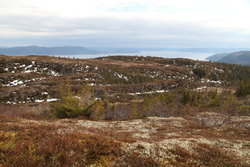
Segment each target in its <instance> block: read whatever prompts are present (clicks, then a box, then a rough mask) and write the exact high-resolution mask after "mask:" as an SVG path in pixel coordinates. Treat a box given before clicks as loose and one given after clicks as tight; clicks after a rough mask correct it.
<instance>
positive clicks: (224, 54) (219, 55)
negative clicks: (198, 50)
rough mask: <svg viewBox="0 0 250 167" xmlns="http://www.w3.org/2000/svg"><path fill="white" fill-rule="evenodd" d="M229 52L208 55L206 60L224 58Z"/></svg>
mask: <svg viewBox="0 0 250 167" xmlns="http://www.w3.org/2000/svg"><path fill="white" fill-rule="evenodd" d="M229 54H230V53H221V54H214V55H212V56H209V57H207V58H206V60H211V61H219V60H220V59H222V58H223V57H226V56H227V55H229Z"/></svg>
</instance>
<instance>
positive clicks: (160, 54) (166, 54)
mask: <svg viewBox="0 0 250 167" xmlns="http://www.w3.org/2000/svg"><path fill="white" fill-rule="evenodd" d="M114 55H128V56H155V57H163V58H188V59H193V60H205V59H206V57H208V56H211V55H213V53H193V52H175V51H142V52H140V53H112V54H97V55H67V56H65V55H63V56H60V57H68V58H78V59H89V58H96V57H104V56H114Z"/></svg>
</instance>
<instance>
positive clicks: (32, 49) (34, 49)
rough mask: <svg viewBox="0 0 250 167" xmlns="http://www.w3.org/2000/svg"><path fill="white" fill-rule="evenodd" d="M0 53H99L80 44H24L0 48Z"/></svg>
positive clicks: (20, 54) (19, 54)
mask: <svg viewBox="0 0 250 167" xmlns="http://www.w3.org/2000/svg"><path fill="white" fill-rule="evenodd" d="M0 54H4V55H15V56H25V55H80V54H82V55H84V54H99V52H97V51H95V50H91V49H87V48H84V47H80V46H63V47H40V46H26V47H13V48H0Z"/></svg>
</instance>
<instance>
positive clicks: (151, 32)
mask: <svg viewBox="0 0 250 167" xmlns="http://www.w3.org/2000/svg"><path fill="white" fill-rule="evenodd" d="M249 16H250V0H88V1H86V0H0V46H28V45H39V46H66V45H67V46H83V47H161V48H162V47H164V48H189V47H192V48H204V47H219V48H232V47H234V48H238V47H249V46H250V21H249Z"/></svg>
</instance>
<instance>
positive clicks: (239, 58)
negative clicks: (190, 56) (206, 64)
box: [206, 51, 250, 65]
mask: <svg viewBox="0 0 250 167" xmlns="http://www.w3.org/2000/svg"><path fill="white" fill-rule="evenodd" d="M206 60H211V61H215V62H222V63H229V64H241V65H250V51H240V52H234V53H223V54H215V55H212V56H209V57H207V58H206Z"/></svg>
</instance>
